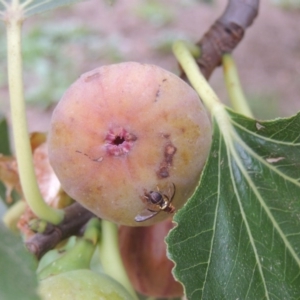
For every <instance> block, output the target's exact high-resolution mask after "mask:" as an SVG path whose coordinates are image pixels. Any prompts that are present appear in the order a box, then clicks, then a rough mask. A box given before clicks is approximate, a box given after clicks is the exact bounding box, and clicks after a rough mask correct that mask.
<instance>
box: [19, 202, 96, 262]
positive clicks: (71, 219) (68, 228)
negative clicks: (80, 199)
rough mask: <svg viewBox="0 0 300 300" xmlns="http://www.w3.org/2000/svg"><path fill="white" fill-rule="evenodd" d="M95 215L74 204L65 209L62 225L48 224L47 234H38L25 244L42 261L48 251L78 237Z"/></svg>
mask: <svg viewBox="0 0 300 300" xmlns="http://www.w3.org/2000/svg"><path fill="white" fill-rule="evenodd" d="M92 217H94V214H93V213H91V212H90V211H88V210H87V209H85V208H84V207H82V206H81V205H80V204H79V203H77V202H76V203H74V204H72V205H70V206H68V207H66V208H65V217H64V220H63V221H62V223H61V224H59V225H56V226H55V225H52V224H48V226H47V230H46V231H45V233H36V234H35V235H34V236H32V237H31V238H30V239H28V240H27V241H26V242H25V245H26V247H27V248H28V250H29V251H30V252H31V253H33V254H34V255H35V256H36V257H37V258H38V259H40V258H41V257H42V256H43V255H44V254H45V253H46V252H47V251H48V250H50V249H53V248H54V247H55V246H56V245H57V244H58V243H59V242H60V241H62V240H64V239H66V238H68V237H70V236H71V235H76V234H78V232H79V231H80V229H81V228H82V227H83V226H84V225H85V224H86V223H87V221H88V220H89V219H90V218H92Z"/></svg>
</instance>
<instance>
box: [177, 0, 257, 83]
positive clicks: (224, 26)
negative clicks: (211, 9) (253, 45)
mask: <svg viewBox="0 0 300 300" xmlns="http://www.w3.org/2000/svg"><path fill="white" fill-rule="evenodd" d="M258 7H259V0H229V2H228V5H227V7H226V9H225V11H224V13H223V14H222V15H221V16H220V18H219V19H217V20H216V21H215V23H214V24H213V25H212V26H211V27H210V29H209V30H208V32H207V33H206V34H205V35H204V36H203V38H202V39H201V40H200V41H199V42H198V43H197V46H199V47H200V49H201V57H200V58H198V59H197V64H198V66H199V68H200V69H201V72H202V74H203V75H204V76H205V78H206V79H209V77H210V76H211V74H212V72H213V71H214V69H215V68H216V67H218V66H219V65H221V62H222V55H223V54H224V53H230V52H232V51H233V50H234V49H235V48H236V46H237V45H238V44H239V43H240V41H241V40H242V38H243V36H244V33H245V30H246V29H247V28H248V27H249V26H250V25H251V24H252V23H253V21H254V19H255V18H256V16H257V14H258ZM181 77H185V76H184V74H182V76H181Z"/></svg>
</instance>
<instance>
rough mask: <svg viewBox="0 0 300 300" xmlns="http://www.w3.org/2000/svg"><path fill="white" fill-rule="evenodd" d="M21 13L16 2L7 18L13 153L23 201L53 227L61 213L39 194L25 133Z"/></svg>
mask: <svg viewBox="0 0 300 300" xmlns="http://www.w3.org/2000/svg"><path fill="white" fill-rule="evenodd" d="M22 23H23V16H22V11H21V10H20V9H19V7H18V1H17V0H15V1H13V3H12V7H11V10H10V11H9V12H8V14H7V15H6V29H7V60H8V83H9V95H10V105H11V118H12V129H13V139H14V144H15V152H16V158H17V163H18V170H19V176H20V181H21V186H22V190H23V194H24V197H25V199H26V201H27V203H28V205H29V206H30V208H31V210H32V211H33V212H34V214H36V216H37V217H39V218H41V219H43V220H45V221H47V222H49V223H53V224H58V223H60V222H61V221H62V219H63V217H64V213H63V211H62V210H57V209H54V208H52V207H50V206H48V205H47V204H46V203H45V202H44V200H43V197H42V195H41V192H40V190H39V187H38V184H37V180H36V175H35V171H34V165H33V158H32V151H31V146H30V140H29V135H28V130H27V120H26V113H25V111H26V110H25V101H24V90H23V78H22V53H21V28H22Z"/></svg>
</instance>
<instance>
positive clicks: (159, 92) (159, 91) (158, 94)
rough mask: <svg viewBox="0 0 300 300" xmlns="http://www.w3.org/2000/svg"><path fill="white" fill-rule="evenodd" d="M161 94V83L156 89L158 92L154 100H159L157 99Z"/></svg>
mask: <svg viewBox="0 0 300 300" xmlns="http://www.w3.org/2000/svg"><path fill="white" fill-rule="evenodd" d="M160 94H161V90H160V85H159V86H158V89H157V91H156V94H155V100H154V102H157V100H158V98H159V96H160Z"/></svg>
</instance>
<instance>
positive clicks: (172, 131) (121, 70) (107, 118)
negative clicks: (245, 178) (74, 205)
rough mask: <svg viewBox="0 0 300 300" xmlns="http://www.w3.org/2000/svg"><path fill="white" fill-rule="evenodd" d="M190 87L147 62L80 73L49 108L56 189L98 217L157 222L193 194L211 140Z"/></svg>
mask: <svg viewBox="0 0 300 300" xmlns="http://www.w3.org/2000/svg"><path fill="white" fill-rule="evenodd" d="M211 135H212V132H211V124H210V120H209V118H208V115H207V113H206V111H205V109H204V107H203V104H202V103H201V101H200V99H199V97H198V95H197V94H196V92H195V91H194V90H193V89H192V88H191V87H190V86H189V85H188V84H187V83H185V82H184V81H183V80H181V79H180V78H179V77H177V76H176V75H174V74H172V73H170V72H168V71H166V70H164V69H161V68H160V67H157V66H154V65H147V64H140V63H135V62H126V63H121V64H115V65H109V66H103V67H100V68H98V69H95V70H93V71H90V72H88V73H85V74H83V75H82V76H81V77H80V78H79V79H78V80H77V81H76V82H75V83H74V84H73V85H72V86H71V87H70V88H69V89H68V90H67V91H66V93H65V94H64V96H63V97H62V99H61V101H60V102H59V103H58V105H57V107H56V108H55V110H54V112H53V116H52V121H51V128H50V132H49V138H48V147H49V158H50V162H51V164H52V167H53V169H54V171H55V172H56V174H57V176H58V178H59V180H60V182H61V184H62V187H63V189H64V190H65V191H66V192H67V193H68V194H69V195H70V196H71V197H72V198H74V199H75V200H77V201H78V202H80V203H81V204H82V205H83V206H85V207H86V208H87V209H89V210H91V211H92V212H93V213H95V214H96V215H97V216H99V217H101V218H104V219H107V220H110V221H113V222H115V223H118V224H123V225H128V226H144V225H151V224H154V223H156V222H158V221H162V220H164V219H166V218H168V217H169V216H170V214H171V213H173V212H174V211H176V210H177V209H179V208H180V207H182V206H183V204H184V203H185V202H186V200H187V199H188V198H189V197H190V196H191V195H192V193H193V191H194V189H195V187H196V186H197V183H198V181H199V177H200V173H201V170H202V168H203V165H204V163H205V160H206V158H207V155H208V151H209V148H210V144H211Z"/></svg>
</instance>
